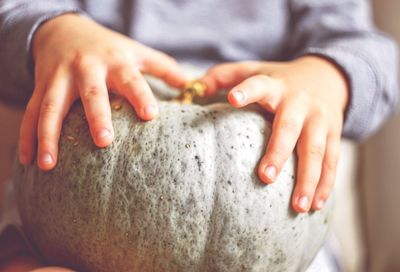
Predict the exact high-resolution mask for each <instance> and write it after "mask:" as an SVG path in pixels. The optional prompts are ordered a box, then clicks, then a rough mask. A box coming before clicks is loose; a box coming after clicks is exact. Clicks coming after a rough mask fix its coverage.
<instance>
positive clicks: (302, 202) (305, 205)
mask: <svg viewBox="0 0 400 272" xmlns="http://www.w3.org/2000/svg"><path fill="white" fill-rule="evenodd" d="M308 202H309V201H308V197H306V196H302V197H300V199H299V200H298V202H297V205H299V207H300V209H302V210H305V211H306V210H307V209H308Z"/></svg>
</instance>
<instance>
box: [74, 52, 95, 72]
mask: <svg viewBox="0 0 400 272" xmlns="http://www.w3.org/2000/svg"><path fill="white" fill-rule="evenodd" d="M94 59H95V58H94V56H92V55H89V54H87V53H85V52H77V53H76V55H75V57H74V59H73V62H72V64H73V66H74V68H75V69H77V70H79V71H86V70H88V69H90V68H91V67H93V65H94V64H95V60H94Z"/></svg>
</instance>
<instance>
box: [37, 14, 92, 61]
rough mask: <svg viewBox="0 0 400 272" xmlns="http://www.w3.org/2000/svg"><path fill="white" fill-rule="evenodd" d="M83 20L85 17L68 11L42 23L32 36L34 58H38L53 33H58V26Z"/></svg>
mask: <svg viewBox="0 0 400 272" xmlns="http://www.w3.org/2000/svg"><path fill="white" fill-rule="evenodd" d="M82 20H85V19H84V18H83V17H82V16H80V15H79V14H76V13H66V14H62V15H59V16H56V17H54V18H52V19H49V20H47V21H46V22H44V23H43V24H42V25H40V26H39V27H38V29H37V30H36V32H35V34H34V35H33V38H32V56H33V59H34V60H36V56H37V55H38V51H39V50H40V48H41V45H43V44H46V42H47V41H48V40H49V38H50V37H51V36H52V34H54V33H57V29H58V28H60V27H63V26H68V25H71V24H73V23H76V22H78V23H80V22H81V21H82Z"/></svg>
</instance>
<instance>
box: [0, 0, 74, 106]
mask: <svg viewBox="0 0 400 272" xmlns="http://www.w3.org/2000/svg"><path fill="white" fill-rule="evenodd" d="M69 12H81V10H80V5H79V3H78V2H77V1H74V0H57V1H56V0H35V1H31V0H0V99H1V100H3V101H5V102H9V103H13V104H25V103H26V102H27V101H28V100H29V98H30V97H31V94H32V91H33V88H34V80H33V68H32V64H33V62H32V59H31V54H30V47H31V41H32V37H33V34H34V33H35V31H36V29H37V28H38V27H39V26H40V25H41V24H42V23H44V22H45V21H46V20H49V19H51V18H54V17H56V16H59V15H61V14H64V13H69Z"/></svg>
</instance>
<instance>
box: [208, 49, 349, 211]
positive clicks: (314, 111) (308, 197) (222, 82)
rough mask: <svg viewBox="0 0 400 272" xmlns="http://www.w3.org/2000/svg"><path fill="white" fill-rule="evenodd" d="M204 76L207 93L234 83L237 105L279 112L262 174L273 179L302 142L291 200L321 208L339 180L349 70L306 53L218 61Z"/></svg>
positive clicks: (300, 207) (300, 206)
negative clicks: (284, 58)
mask: <svg viewBox="0 0 400 272" xmlns="http://www.w3.org/2000/svg"><path fill="white" fill-rule="evenodd" d="M202 81H203V82H204V83H205V84H206V86H207V94H208V95H212V94H214V93H215V92H216V91H217V90H218V89H231V90H230V91H229V93H228V100H229V102H230V103H231V104H232V105H233V106H234V107H243V106H246V105H247V104H250V103H258V104H260V105H261V106H262V107H264V108H265V109H266V110H268V111H270V112H273V113H274V114H275V118H274V123H273V129H272V135H271V138H270V141H269V143H268V147H267V150H266V152H265V155H264V157H263V158H262V160H261V162H260V164H259V168H258V175H259V177H260V179H261V180H262V181H264V182H266V183H272V182H273V181H274V180H275V179H276V177H277V175H279V172H280V170H281V169H282V167H283V164H284V163H285V161H286V160H287V159H288V158H289V156H290V154H291V153H292V152H293V150H294V148H295V146H296V143H297V147H296V150H297V155H298V158H299V160H298V167H297V180H296V186H295V189H294V191H293V196H292V205H293V207H294V209H295V210H296V211H297V212H307V211H309V209H310V206H311V207H312V208H313V209H316V210H318V209H321V208H322V207H323V205H324V202H325V201H326V200H327V198H328V197H329V193H330V191H331V189H332V186H333V184H334V181H335V175H336V166H337V163H338V158H339V145H340V137H341V130H342V124H343V115H344V111H345V108H346V105H347V100H348V87H347V83H346V79H345V77H344V75H343V74H342V73H341V72H340V71H339V70H338V68H337V67H336V66H335V65H333V64H332V63H330V62H329V61H327V60H325V59H323V58H319V57H316V56H306V57H302V58H300V59H297V60H295V61H292V62H287V63H272V62H242V63H229V64H222V65H218V66H216V67H214V68H212V69H210V70H209V71H208V73H207V75H205V76H204V78H203V79H202Z"/></svg>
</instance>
